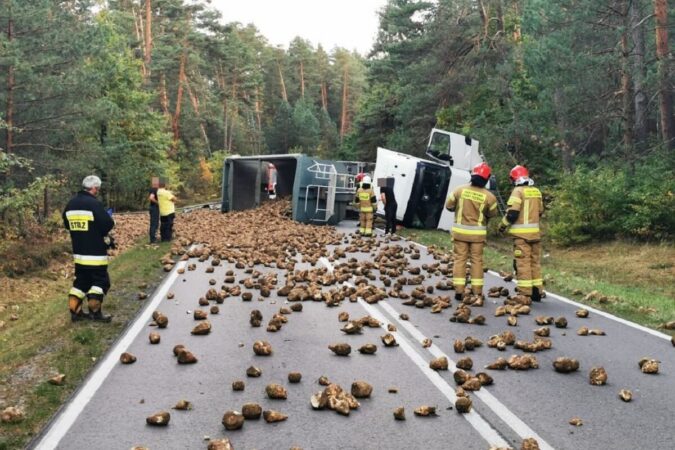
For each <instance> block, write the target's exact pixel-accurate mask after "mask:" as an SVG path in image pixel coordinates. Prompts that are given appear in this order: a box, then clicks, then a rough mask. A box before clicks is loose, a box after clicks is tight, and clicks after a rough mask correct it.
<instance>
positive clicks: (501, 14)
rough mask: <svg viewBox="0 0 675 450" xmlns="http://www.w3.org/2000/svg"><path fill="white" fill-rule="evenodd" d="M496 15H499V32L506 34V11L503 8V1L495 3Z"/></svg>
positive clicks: (499, 0)
mask: <svg viewBox="0 0 675 450" xmlns="http://www.w3.org/2000/svg"><path fill="white" fill-rule="evenodd" d="M495 13H496V14H497V30H498V31H500V32H501V33H502V34H503V33H504V10H503V8H502V0H496V1H495Z"/></svg>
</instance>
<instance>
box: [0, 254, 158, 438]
mask: <svg viewBox="0 0 675 450" xmlns="http://www.w3.org/2000/svg"><path fill="white" fill-rule="evenodd" d="M168 250H169V244H162V245H161V246H155V247H150V246H147V245H143V246H140V245H139V246H137V247H135V248H133V249H131V250H129V251H127V252H126V253H124V254H122V255H120V256H118V257H117V258H115V259H114V260H113V261H112V262H111V264H110V268H109V270H110V276H111V281H112V289H111V291H110V292H109V294H108V296H107V298H106V301H105V302H104V309H105V311H106V312H108V313H111V314H113V315H114V316H115V317H114V319H113V322H112V323H111V324H95V323H91V322H87V323H77V324H72V323H71V322H70V315H69V314H68V309H67V308H68V306H67V301H66V293H67V291H68V289H69V287H70V286H71V283H72V278H71V277H72V275H71V276H70V277H68V278H66V277H65V276H64V275H66V274H72V270H73V269H72V267H71V265H67V266H65V267H63V269H62V270H61V276H58V277H55V276H54V274H53V272H52V273H51V274H50V275H49V276H48V275H47V274H46V273H45V274H43V276H35V277H32V278H31V279H28V280H22V283H23V284H22V285H21V287H19V288H16V287H14V290H13V291H12V290H11V289H7V290H4V289H3V291H2V292H0V304H2V305H4V306H5V308H6V309H5V311H2V312H0V319H5V320H6V319H7V318H9V316H10V314H15V315H16V316H18V319H17V320H13V321H8V322H6V325H5V326H4V328H2V329H1V330H0V398H1V399H2V401H1V402H0V408H5V407H6V406H14V405H19V406H20V407H21V408H22V409H23V410H24V411H25V413H26V416H25V419H24V420H23V421H22V422H20V423H17V424H0V450H5V449H18V448H23V447H24V446H25V445H26V443H27V442H28V441H29V440H30V439H31V438H32V437H33V436H34V435H35V434H36V433H37V432H39V431H40V429H41V428H42V427H43V426H44V424H45V423H46V421H47V420H48V419H49V418H50V417H51V416H52V414H53V413H54V412H55V411H56V410H57V409H58V408H59V407H60V406H61V405H62V404H63V402H64V401H65V400H66V399H67V397H68V396H69V395H70V394H71V393H72V392H73V391H74V390H75V389H76V388H77V387H78V386H79V385H80V383H81V382H82V380H83V379H84V378H85V376H86V375H87V373H88V372H89V371H90V370H91V368H92V367H93V366H94V364H95V363H96V361H97V359H98V358H99V357H100V356H101V355H102V354H104V353H105V351H106V350H107V349H108V348H109V347H110V345H111V343H113V342H114V341H115V339H116V338H117V337H118V336H119V334H120V332H121V330H122V329H123V328H124V327H125V326H126V325H127V323H128V321H129V320H130V319H132V318H133V317H134V316H135V314H136V312H137V311H138V309H139V308H140V307H141V306H142V303H141V302H139V301H138V300H137V293H138V290H139V286H141V285H149V286H153V285H157V284H158V283H159V282H160V281H161V279H162V277H163V273H162V271H161V264H160V263H159V258H160V257H161V256H162V255H163V254H165V253H166V252H168ZM150 289H151V287H148V288H145V289H141V290H144V291H149V290H150ZM3 316H6V317H3ZM58 373H63V374H65V375H66V378H65V383H64V384H63V385H62V386H54V385H51V384H49V383H48V382H47V380H48V379H49V378H50V377H51V376H53V375H56V374H58Z"/></svg>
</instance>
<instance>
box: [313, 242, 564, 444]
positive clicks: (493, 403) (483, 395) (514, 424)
mask: <svg viewBox="0 0 675 450" xmlns="http://www.w3.org/2000/svg"><path fill="white" fill-rule="evenodd" d="M418 245H420V244H418ZM319 262H321V263H322V264H323V265H324V266H326V267H327V268H328V270H329V271H331V272H332V271H333V270H334V267H333V265H332V264H331V263H330V261H328V259H327V258H320V259H319ZM346 284H347V285H350V283H346ZM359 304H360V305H361V306H363V307H364V308H365V309H366V310H367V311H368V312H369V314H370V315H371V316H373V317H375V318H376V319H377V320H379V321H381V322H385V323H387V322H388V321H387V320H386V319H384V316H383V315H382V314H381V313H380V312H379V310H378V309H377V308H376V307H375V306H373V305H370V304H368V303H366V302H365V301H363V299H359ZM377 304H378V305H379V306H380V307H381V308H382V309H384V310H385V311H387V313H388V314H389V315H390V316H391V317H392V318H393V319H394V320H395V321H396V322H397V324H398V325H399V326H402V327H403V328H404V329H405V330H406V331H408V333H410V335H411V336H412V337H413V338H414V339H416V340H417V341H418V342H420V343H421V342H422V341H423V340H424V339H425V338H426V336H424V334H422V333H421V332H420V331H419V330H418V329H417V328H415V327H414V326H413V325H412V324H411V323H409V322H406V321H402V320H399V319H398V317H399V312H398V311H396V310H395V309H394V308H393V307H392V306H391V305H390V304H389V303H388V302H386V301H381V302H378V303H377ZM392 334H394V333H392ZM399 340H400V341H401V344H402V345H401V347H402V349H403V350H404V352H405V353H406V354H407V355H408V357H410V359H412V360H413V361H414V362H415V364H416V365H417V366H418V367H419V368H420V369H421V370H422V371H423V372H424V373H425V375H427V377H428V378H429V379H430V380H431V381H432V382H433V383H434V385H436V387H437V388H438V389H439V390H440V391H441V392H443V394H445V395H446V397H448V394H447V393H446V388H447V389H449V391H450V393H451V394H450V395H451V396H452V398H450V397H448V399H450V401H451V402H453V404H454V401H455V400H456V396H455V393H454V391H453V389H452V388H451V387H450V386H449V385H448V384H447V383H446V381H445V380H444V379H443V378H442V377H440V375H438V373H436V371H434V370H432V369H431V368H429V365H428V363H427V362H426V361H424V359H423V358H422V357H421V356H420V355H419V354H418V353H417V352H416V351H415V350H414V349H412V347H410V348H409V349H407V348H406V347H409V346H410V344H408V342H407V340H405V338H403V336H401V335H400V334H399V335H398V337H397V341H399ZM404 342H405V345H403V343H404ZM408 350H410V351H408ZM427 350H429V352H430V353H431V354H432V355H433V356H434V357H436V358H439V357H441V356H445V357H446V358H447V359H448V362H449V365H448V368H449V370H450V371H451V372H453V373H454V372H455V371H456V370H457V367H456V366H455V362H454V361H453V360H452V359H451V358H449V357H448V355H447V354H445V353H444V352H443V351H442V350H441V349H440V348H438V346H436V345H435V344H432V345H431V346H430V347H429V348H428V349H427ZM420 360H421V363H420V362H419V361H420ZM429 372H431V373H433V374H434V375H435V376H436V377H438V378H437V379H436V377H433V378H432V377H431V376H430V374H429ZM437 380H440V383H442V385H441V386H439V384H437ZM473 394H474V395H475V396H476V397H477V398H479V399H480V400H481V401H482V402H483V403H484V404H485V405H486V406H487V407H488V408H490V409H491V410H492V411H493V412H494V413H495V414H496V415H497V416H498V417H499V418H500V419H501V420H502V421H503V422H504V423H505V424H507V425H508V426H509V427H510V428H511V429H512V430H513V431H514V432H515V433H516V434H517V435H518V436H520V437H521V438H523V439H525V438H530V437H532V438H535V439H536V440H537V442H538V443H539V446H540V448H541V449H542V450H544V449H546V450H553V446H551V445H550V444H549V443H548V442H546V441H545V440H544V439H543V438H542V437H541V436H539V434H537V433H536V432H535V431H534V430H533V429H532V428H530V427H529V426H528V425H527V424H526V423H525V422H523V421H522V420H521V419H520V418H519V417H518V416H516V415H515V414H514V413H513V412H511V411H510V410H509V409H508V408H507V407H506V406H505V405H504V404H503V403H502V402H501V401H499V400H498V399H497V398H496V397H495V396H494V395H492V393H490V392H488V391H487V389H485V388H482V389H480V390H479V391H475V392H474V393H473ZM479 417H480V416H479ZM481 421H483V422H484V420H483V419H482V417H481ZM472 425H474V424H473V423H472ZM480 426H482V425H480ZM485 426H487V427H488V428H489V430H492V431H493V432H494V433H496V431H494V429H492V427H491V426H490V425H489V424H487V423H485ZM474 428H476V430H478V431H479V432H480V433H481V435H483V437H486V436H485V435H484V434H483V432H482V431H481V430H479V429H478V428H477V427H476V426H475V425H474ZM500 439H501V438H500ZM488 442H490V440H489V439H488ZM490 443H491V444H492V445H494V444H493V443H492V442H490ZM507 447H508V445H507Z"/></svg>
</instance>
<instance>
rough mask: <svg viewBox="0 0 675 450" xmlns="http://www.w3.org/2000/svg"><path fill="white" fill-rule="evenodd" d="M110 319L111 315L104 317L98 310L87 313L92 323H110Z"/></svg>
mask: <svg viewBox="0 0 675 450" xmlns="http://www.w3.org/2000/svg"><path fill="white" fill-rule="evenodd" d="M112 317H113V316H111V315H109V314H107V315H104V314H103V313H102V312H101V310H100V309H99V310H98V311H95V312H91V311H90V312H89V318H90V319H91V320H93V321H94V322H103V323H109V322H110V321H112Z"/></svg>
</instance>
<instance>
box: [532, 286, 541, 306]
mask: <svg viewBox="0 0 675 450" xmlns="http://www.w3.org/2000/svg"><path fill="white" fill-rule="evenodd" d="M531 298H532V301H533V302H540V301H541V292H539V288H538V287H536V286H535V287H533V288H532V296H531Z"/></svg>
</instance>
